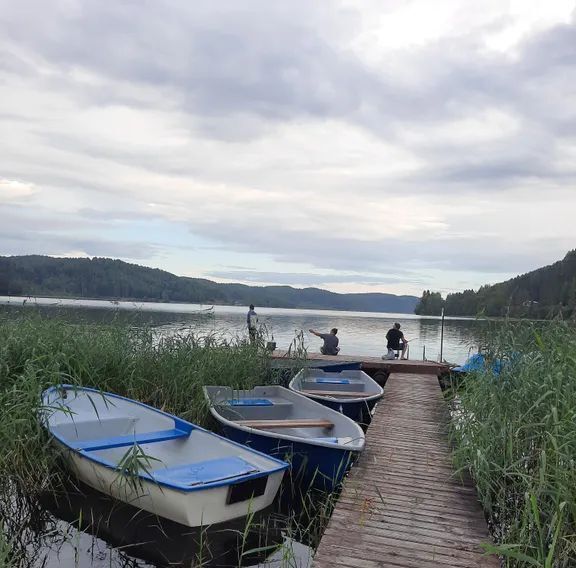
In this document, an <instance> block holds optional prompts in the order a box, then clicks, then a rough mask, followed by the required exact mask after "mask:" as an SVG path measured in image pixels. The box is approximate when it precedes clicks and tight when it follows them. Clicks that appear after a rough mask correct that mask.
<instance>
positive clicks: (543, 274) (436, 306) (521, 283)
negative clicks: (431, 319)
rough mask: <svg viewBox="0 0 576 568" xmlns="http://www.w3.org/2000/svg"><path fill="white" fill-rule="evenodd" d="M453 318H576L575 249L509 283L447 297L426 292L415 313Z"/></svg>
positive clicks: (508, 281) (483, 287)
mask: <svg viewBox="0 0 576 568" xmlns="http://www.w3.org/2000/svg"><path fill="white" fill-rule="evenodd" d="M442 307H444V311H445V313H446V315H451V316H476V315H479V314H484V315H487V316H506V315H509V316H512V317H532V318H551V317H556V316H558V315H561V316H563V317H576V250H572V251H570V252H569V253H568V254H567V255H566V256H565V257H564V259H563V260H560V261H558V262H555V263H554V264H551V265H550V266H545V267H543V268H539V269H538V270H533V271H532V272H528V273H526V274H522V275H521V276H517V277H516V278H512V279H511V280H507V281H506V282H501V283H499V284H494V285H492V286H482V288H480V289H479V290H478V291H474V290H465V291H464V292H460V293H457V294H448V296H446V299H445V300H443V299H442V298H441V297H440V294H438V293H437V292H430V291H428V290H427V291H426V292H424V294H423V296H422V298H421V300H420V302H419V304H418V306H417V307H416V313H419V314H423V315H424V314H426V315H438V314H439V313H440V310H441V308H442Z"/></svg>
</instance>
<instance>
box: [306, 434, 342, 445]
mask: <svg viewBox="0 0 576 568" xmlns="http://www.w3.org/2000/svg"><path fill="white" fill-rule="evenodd" d="M309 439H310V440H315V441H316V442H330V443H331V444H337V443H338V442H339V439H338V438H334V437H330V436H326V437H324V436H320V437H319V438H309Z"/></svg>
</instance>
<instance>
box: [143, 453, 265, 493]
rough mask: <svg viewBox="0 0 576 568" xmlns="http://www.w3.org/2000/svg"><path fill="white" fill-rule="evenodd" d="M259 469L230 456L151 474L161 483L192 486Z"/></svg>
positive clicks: (238, 475)
mask: <svg viewBox="0 0 576 568" xmlns="http://www.w3.org/2000/svg"><path fill="white" fill-rule="evenodd" d="M259 471H260V469H258V467H257V466H255V465H253V464H251V463H249V462H247V461H246V460H243V459H242V458H240V457H238V456H230V457H225V458H217V459H212V460H206V461H202V462H196V463H190V464H186V465H177V466H174V467H167V468H166V469H159V470H156V471H153V472H151V476H152V478H153V479H154V480H155V481H158V482H160V483H167V484H169V485H176V486H180V487H192V486H193V485H204V484H206V483H214V482H216V481H225V480H227V479H233V478H235V477H242V476H244V475H248V474H250V473H257V472H259Z"/></svg>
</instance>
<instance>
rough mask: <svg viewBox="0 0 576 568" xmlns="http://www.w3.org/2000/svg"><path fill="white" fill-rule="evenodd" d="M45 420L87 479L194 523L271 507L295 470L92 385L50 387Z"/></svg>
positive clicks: (95, 485) (75, 468)
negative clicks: (284, 480)
mask: <svg viewBox="0 0 576 568" xmlns="http://www.w3.org/2000/svg"><path fill="white" fill-rule="evenodd" d="M40 419H41V422H42V424H43V426H44V427H45V428H46V429H47V430H48V431H49V433H50V434H51V435H52V437H53V439H54V441H55V443H56V444H57V445H58V446H60V447H61V448H62V449H64V450H65V456H66V458H67V461H68V463H69V465H70V467H71V469H72V470H73V471H74V472H75V473H76V475H77V477H78V478H79V479H80V480H81V481H83V482H85V483H86V484H87V485H89V486H91V487H93V488H94V489H97V490H98V491H101V492H102V493H105V494H107V495H111V496H112V497H114V498H116V499H119V500H121V501H124V502H127V503H130V504H131V505H134V506H136V507H139V508H140V509H144V510H146V511H149V512H151V513H154V514H156V515H159V516H161V517H165V518H167V519H170V520H172V521H175V522H177V523H181V524H183V525H187V526H189V527H199V526H207V525H211V524H215V523H221V522H225V521H230V520H233V519H237V518H241V517H245V516H246V515H248V514H249V513H253V512H258V511H261V510H263V509H265V508H267V507H268V506H270V505H271V504H272V502H273V500H274V498H275V496H276V494H277V492H278V489H279V488H280V484H281V481H282V477H283V475H284V472H285V470H286V469H287V468H288V464H287V463H285V462H283V461H281V460H278V459H275V458H272V457H270V456H268V455H264V454H262V453H260V452H258V451H255V450H254V449H251V448H247V447H245V446H242V445H240V444H237V443H234V442H231V441H230V440H227V439H225V438H222V437H221V436H218V435H216V434H214V433H212V432H209V431H207V430H204V429H203V428H200V427H199V426H196V425H195V424H192V423H190V422H186V421H184V420H182V419H180V418H177V417H176V416H172V415H171V414H168V413H166V412H163V411H161V410H157V409H155V408H152V407H150V406H148V405H146V404H143V403H141V402H137V401H135V400H131V399H128V398H125V397H122V396H118V395H115V394H111V393H104V392H101V391H98V390H95V389H90V388H81V387H76V386H72V385H58V386H54V387H51V388H49V389H47V390H46V391H44V393H43V394H42V406H41V409H40Z"/></svg>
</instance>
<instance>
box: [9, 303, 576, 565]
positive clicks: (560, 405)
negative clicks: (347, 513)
mask: <svg viewBox="0 0 576 568" xmlns="http://www.w3.org/2000/svg"><path fill="white" fill-rule="evenodd" d="M487 338H491V339H487V340H486V342H485V343H486V346H487V349H488V351H489V352H490V353H491V356H492V357H495V358H500V359H503V360H504V361H506V362H507V363H506V364H505V365H504V368H503V371H502V372H501V374H500V375H498V376H494V375H492V374H491V373H489V372H485V373H474V374H470V375H468V376H467V377H466V378H465V379H464V381H462V382H461V383H460V384H459V385H458V386H455V387H453V390H451V391H449V392H450V394H451V395H452V397H451V404H452V405H453V408H454V411H453V413H452V415H453V420H452V422H451V432H452V437H453V441H454V448H455V449H454V459H455V463H456V465H457V467H458V468H459V469H461V470H462V471H469V472H470V474H471V476H472V478H473V480H474V482H475V485H476V487H477V490H478V494H479V497H480V499H481V502H482V504H483V507H484V510H485V512H486V515H487V518H488V520H489V525H490V528H491V531H492V534H493V536H494V538H495V541H496V543H497V545H496V550H497V551H498V553H499V554H500V555H502V556H503V558H504V562H505V566H507V567H510V568H525V567H530V566H537V567H542V568H569V567H570V566H573V559H574V558H576V355H575V354H576V330H575V329H574V327H573V326H571V325H570V324H568V323H566V322H537V323H527V322H509V323H508V324H507V325H505V326H504V327H503V328H502V329H501V331H493V332H489V333H487ZM270 380H274V378H272V379H271V376H270V360H269V354H268V353H267V352H265V351H264V350H262V349H258V348H257V347H254V346H251V345H250V344H249V343H248V342H247V341H246V340H245V339H243V338H238V339H237V340H235V341H232V342H226V341H224V340H222V339H220V338H218V337H217V336H207V337H195V336H194V335H193V334H188V333H182V334H179V335H175V336H171V337H164V336H156V335H155V334H154V332H153V331H152V330H150V329H147V328H138V327H135V326H130V325H129V324H126V323H124V324H120V323H118V322H114V323H110V324H78V323H75V324H71V323H67V322H66V321H64V320H59V319H52V318H43V317H42V316H41V315H40V314H38V313H32V314H30V313H28V314H23V313H22V314H18V315H17V317H14V316H13V314H11V315H8V314H7V313H2V312H0V405H1V407H2V413H0V473H2V474H3V479H4V480H5V483H3V485H2V488H1V489H0V526H1V527H2V530H0V565H2V566H10V567H16V566H23V567H27V566H30V565H32V563H33V559H34V558H35V557H37V556H38V555H41V554H42V552H43V546H45V545H46V541H45V539H44V537H43V536H42V529H41V528H38V527H37V526H36V525H37V524H38V523H36V525H35V524H34V522H33V518H37V516H38V514H39V513H38V511H40V510H41V506H40V505H39V503H40V496H41V495H42V494H43V493H46V492H57V491H61V487H62V485H63V479H62V477H63V475H64V474H63V471H62V470H61V469H60V468H59V466H58V456H57V455H55V452H54V451H53V448H52V446H50V444H49V440H48V437H47V435H46V433H45V432H44V431H43V430H42V428H41V427H40V425H39V424H38V422H37V420H36V413H37V410H38V404H39V397H40V393H41V392H42V390H43V389H45V388H46V387H48V386H50V385H53V384H56V383H61V382H66V383H72V384H78V385H82V386H90V387H94V388H99V389H102V390H104V391H110V392H115V393H117V394H120V395H123V396H128V397H130V398H134V399H136V400H140V401H142V402H145V403H147V404H150V405H152V406H154V407H157V408H161V409H164V410H166V411H167V412H170V413H173V414H175V415H178V416H180V417H182V418H184V419H186V420H189V421H191V422H194V423H197V424H199V425H201V426H208V427H210V426H211V423H210V419H209V411H208V408H207V406H206V403H205V401H204V398H203V394H202V386H203V385H205V384H224V385H230V386H232V387H234V388H250V387H252V386H254V385H256V384H258V383H264V382H269V381H270ZM15 496H17V498H16V497H15ZM21 500H24V501H25V502H26V506H24V507H23V506H21V505H20V504H19V505H18V506H17V507H15V503H21ZM304 500H305V502H303V503H302V509H304V510H307V512H308V515H307V517H306V519H305V520H303V518H302V517H301V516H298V515H294V518H289V519H288V520H287V521H283V522H284V523H285V524H284V525H283V527H284V528H283V531H284V534H288V535H289V537H291V538H294V539H296V540H298V541H300V542H302V541H306V542H307V543H309V544H310V545H311V546H312V547H315V546H316V545H317V544H318V542H319V539H320V536H321V534H322V532H323V528H324V527H325V525H326V523H327V521H328V519H329V517H330V512H331V509H332V506H333V504H334V500H335V495H326V496H325V498H324V499H323V500H321V501H320V504H319V505H318V504H317V503H312V501H311V500H309V496H304ZM27 511H28V512H30V513H27ZM310 519H311V520H310ZM60 536H62V535H60ZM244 536H245V535H244ZM62 538H64V536H62ZM243 538H244V537H243ZM287 555H288V553H287ZM290 565H291V564H290V563H289V562H288V563H286V566H290Z"/></svg>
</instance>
